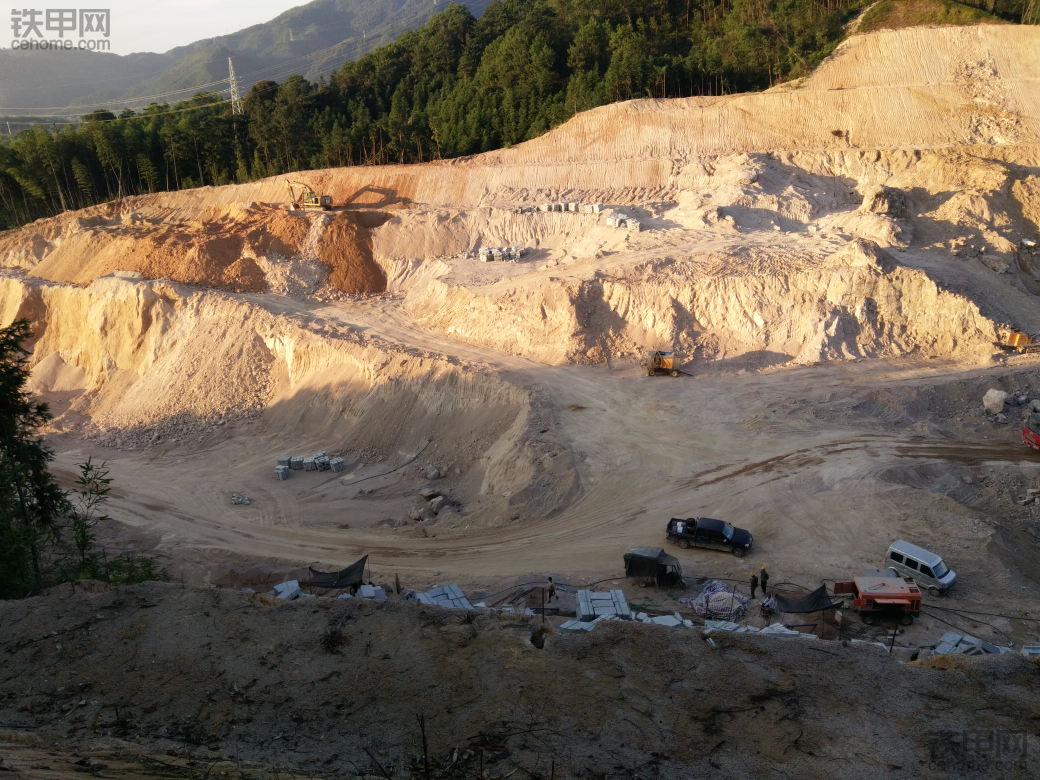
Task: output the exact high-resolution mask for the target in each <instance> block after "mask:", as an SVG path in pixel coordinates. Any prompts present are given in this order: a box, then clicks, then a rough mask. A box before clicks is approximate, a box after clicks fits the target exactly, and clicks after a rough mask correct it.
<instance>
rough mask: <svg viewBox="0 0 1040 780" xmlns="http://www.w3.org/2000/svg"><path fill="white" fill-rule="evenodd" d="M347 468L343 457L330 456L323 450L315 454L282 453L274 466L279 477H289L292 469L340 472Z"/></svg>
mask: <svg viewBox="0 0 1040 780" xmlns="http://www.w3.org/2000/svg"><path fill="white" fill-rule="evenodd" d="M346 468H347V464H346V462H345V461H344V460H343V458H341V457H339V456H338V455H335V456H333V457H331V458H330V457H329V454H328V453H327V452H324V451H322V452H316V453H314V454H313V455H282V456H281V457H280V458H278V465H276V466H275V467H274V475H275V476H276V477H278V479H289V476H290V472H291V471H332V472H333V473H336V474H339V473H340V472H341V471H345V470H346Z"/></svg>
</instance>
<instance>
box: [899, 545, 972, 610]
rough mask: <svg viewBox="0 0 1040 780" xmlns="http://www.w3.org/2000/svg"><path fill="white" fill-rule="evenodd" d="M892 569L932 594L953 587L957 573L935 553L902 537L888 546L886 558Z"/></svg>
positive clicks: (940, 593) (939, 593) (937, 594)
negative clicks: (905, 540) (911, 579)
mask: <svg viewBox="0 0 1040 780" xmlns="http://www.w3.org/2000/svg"><path fill="white" fill-rule="evenodd" d="M885 563H886V565H887V566H888V567H889V568H890V569H894V570H895V571H896V572H898V573H899V574H900V575H902V576H904V577H911V578H913V579H914V581H915V582H917V584H918V585H919V586H921V587H924V588H927V589H928V593H929V594H930V595H932V596H939V595H942V594H943V593H945V592H946V591H948V590H949V589H950V588H952V587H953V583H954V581H956V579H957V573H956V572H954V571H953V570H952V569H950V567H949V566H947V565H946V564H945V563H944V562H943V559H942V558H940V557H939V556H938V555H936V554H935V553H931V552H928V551H927V550H924V549H922V548H920V547H917V546H916V545H913V544H910V542H904V541H903V540H902V539H900V540H899V541H898V542H893V543H892V546H891V547H889V548H888V556H887V557H886V560H885Z"/></svg>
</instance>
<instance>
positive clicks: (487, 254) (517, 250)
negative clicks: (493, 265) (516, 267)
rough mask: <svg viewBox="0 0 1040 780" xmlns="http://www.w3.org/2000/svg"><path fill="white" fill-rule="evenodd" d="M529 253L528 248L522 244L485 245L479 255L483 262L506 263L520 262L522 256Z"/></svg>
mask: <svg viewBox="0 0 1040 780" xmlns="http://www.w3.org/2000/svg"><path fill="white" fill-rule="evenodd" d="M526 254H527V248H526V247H522V246H505V247H497V246H484V247H481V248H480V251H479V252H478V253H477V256H478V257H479V258H480V262H482V263H490V262H492V261H496V260H497V261H500V262H506V263H518V262H520V258H522V257H524V256H525V255H526Z"/></svg>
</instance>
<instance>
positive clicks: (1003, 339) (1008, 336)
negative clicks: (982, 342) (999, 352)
mask: <svg viewBox="0 0 1040 780" xmlns="http://www.w3.org/2000/svg"><path fill="white" fill-rule="evenodd" d="M998 335H999V337H1000V341H999V342H998V346H1001V347H1003V348H1004V349H1010V350H1014V351H1015V352H1040V341H1037V340H1035V339H1033V338H1030V337H1029V336H1028V335H1026V334H1025V333H1022V332H1021V331H1017V330H1013V329H1012V328H1007V327H1005V328H1001V329H1000V331H999V332H998Z"/></svg>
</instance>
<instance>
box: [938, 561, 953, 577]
mask: <svg viewBox="0 0 1040 780" xmlns="http://www.w3.org/2000/svg"><path fill="white" fill-rule="evenodd" d="M949 573H950V567H949V566H947V565H946V562H945V561H939V563H938V565H936V567H935V576H936V578H938V579H942V578H943V577H945V576H946V575H947V574H949Z"/></svg>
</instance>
